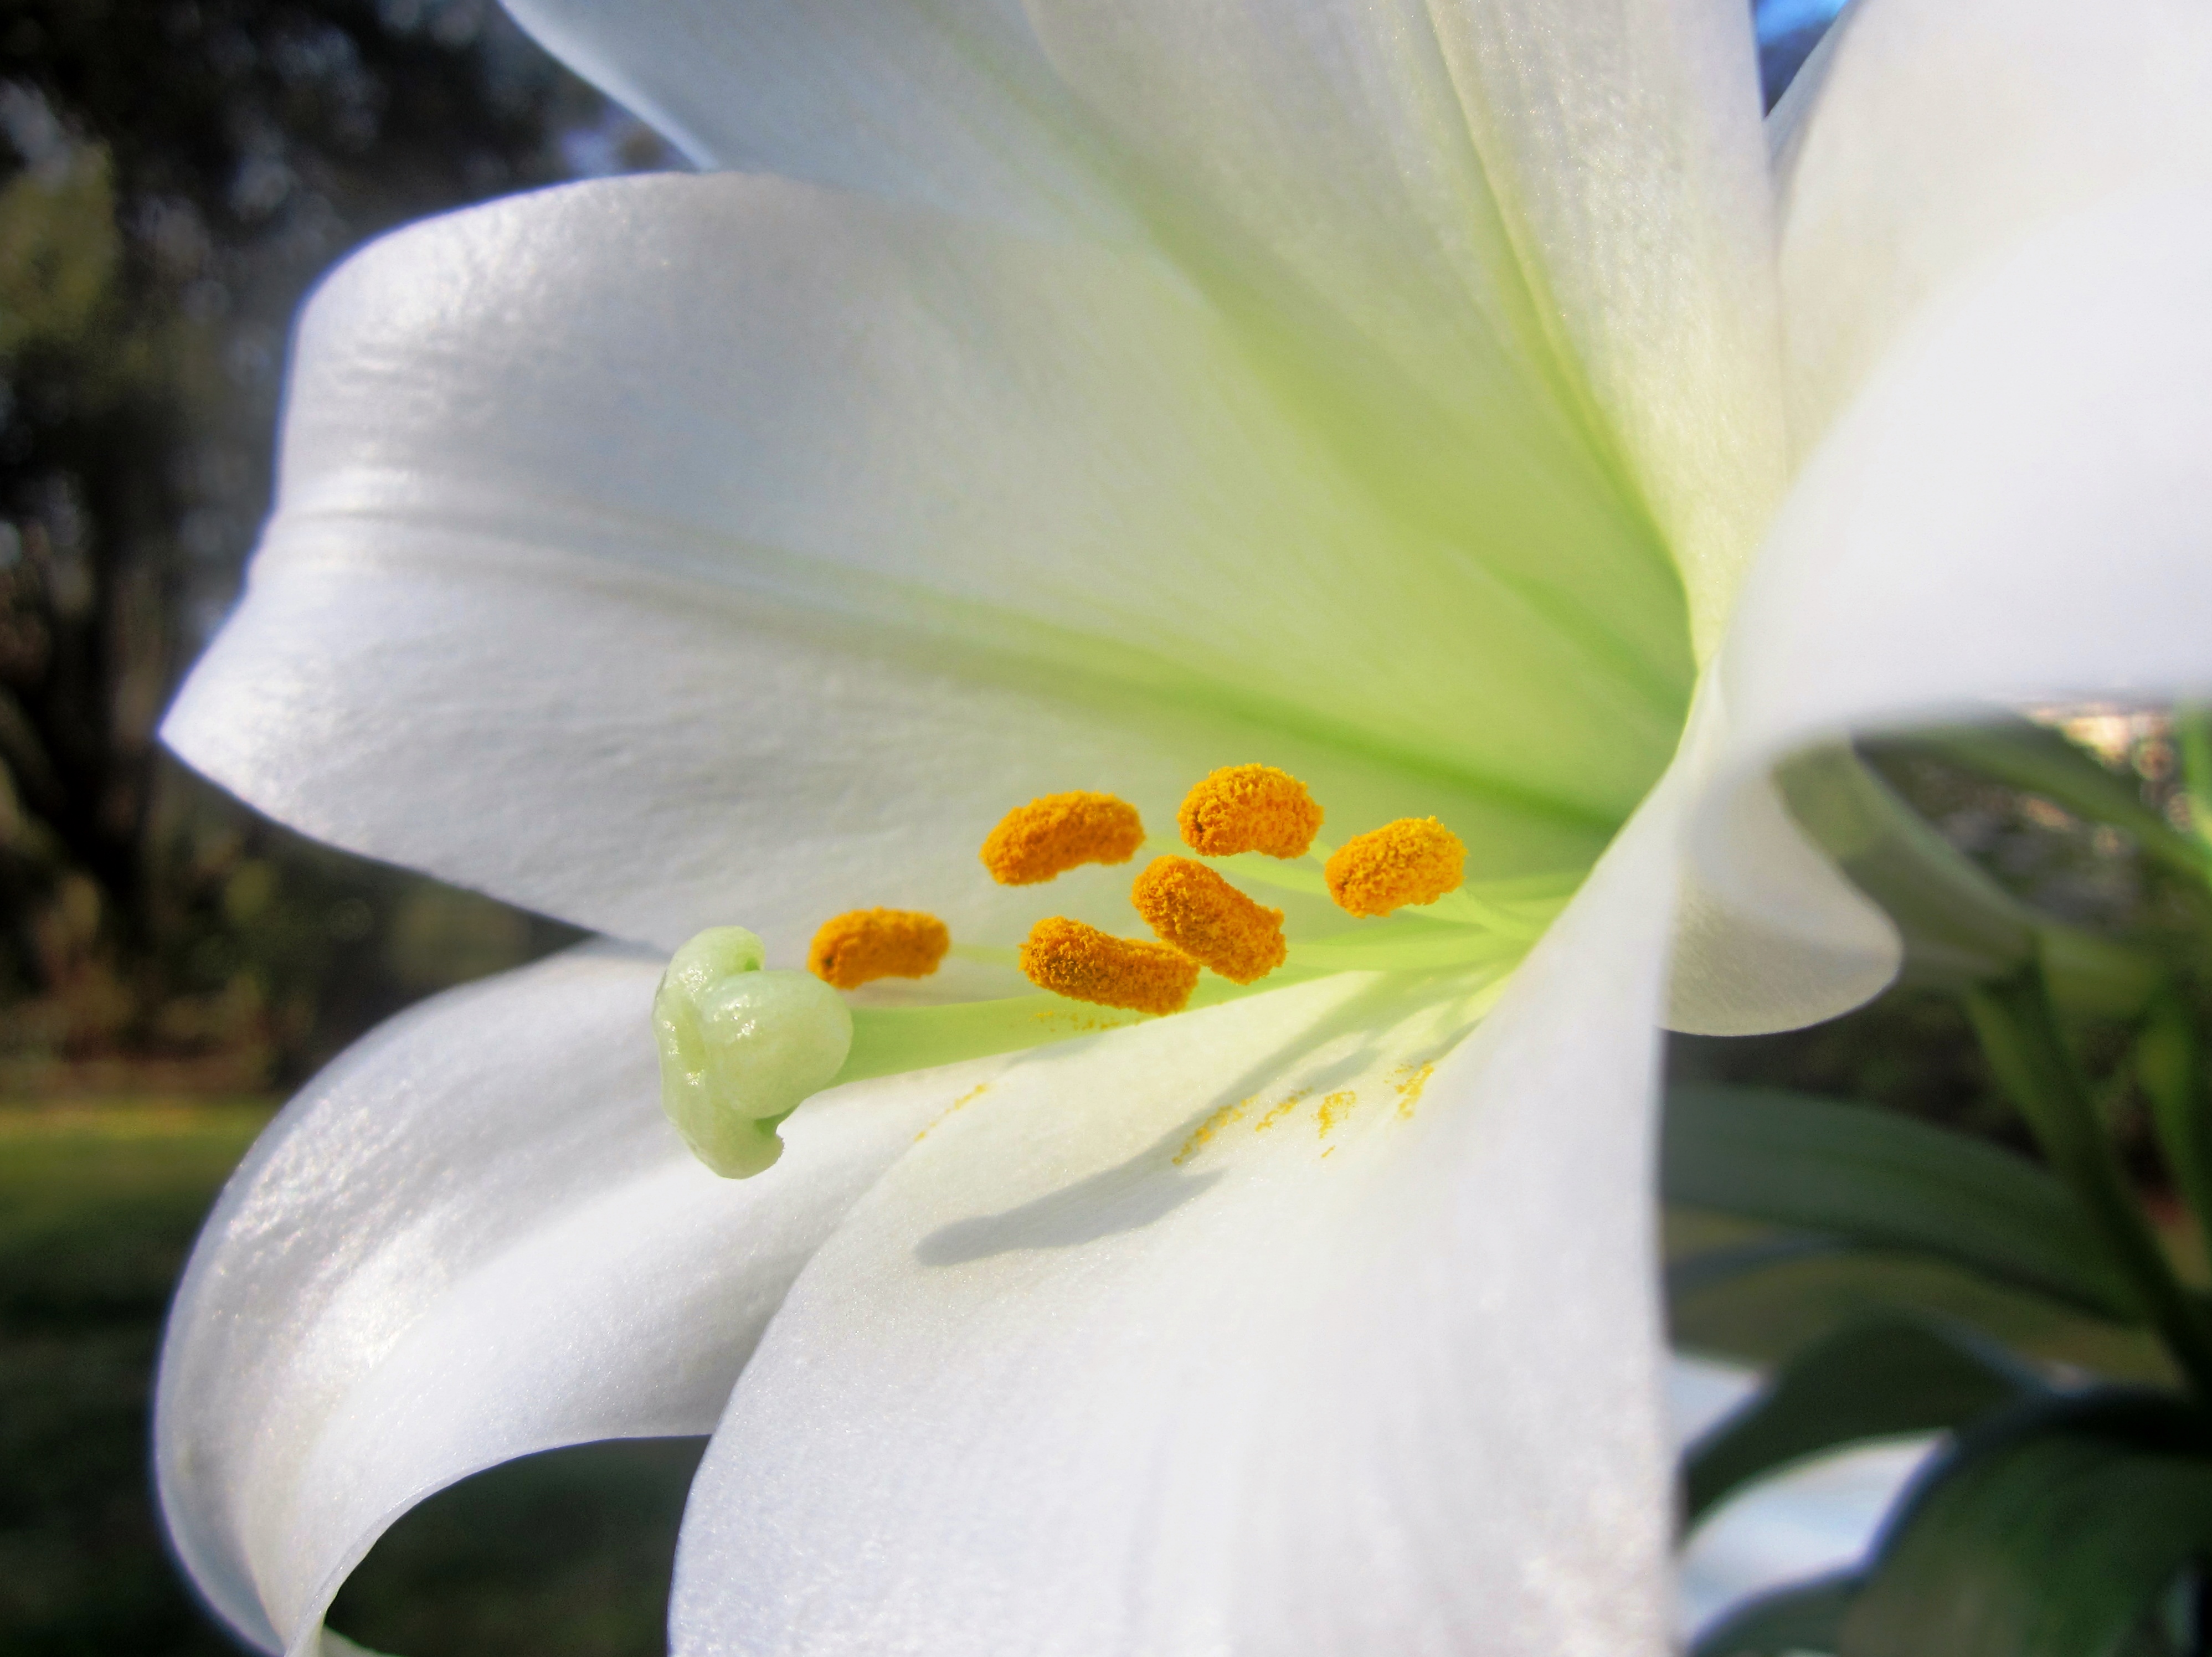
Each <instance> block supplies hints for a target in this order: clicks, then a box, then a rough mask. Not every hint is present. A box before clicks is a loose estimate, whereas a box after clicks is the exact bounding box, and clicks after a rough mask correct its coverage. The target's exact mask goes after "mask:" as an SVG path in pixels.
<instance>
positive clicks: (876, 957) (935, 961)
mask: <svg viewBox="0 0 2212 1657" xmlns="http://www.w3.org/2000/svg"><path fill="white" fill-rule="evenodd" d="M951 947H952V934H951V932H949V931H947V930H946V928H945V923H944V922H943V921H941V920H939V919H938V918H937V917H936V916H935V915H933V914H928V913H924V912H923V911H921V910H920V909H854V910H850V911H848V913H844V914H842V915H836V916H833V917H832V918H831V919H829V920H825V921H823V923H822V926H821V929H820V930H819V931H818V932H816V933H815V934H814V943H813V944H812V946H811V948H809V949H808V950H807V951H806V970H807V971H809V972H811V973H812V974H814V975H815V976H816V977H817V978H818V979H820V980H822V981H823V983H825V984H834V985H836V986H837V987H838V988H839V989H841V990H857V989H859V988H860V986H861V985H863V984H872V983H873V982H874V981H875V980H877V979H878V978H927V977H928V976H929V975H930V974H932V973H933V972H935V971H936V970H937V968H938V966H939V963H940V962H942V961H943V960H944V959H945V950H949V949H951Z"/></svg>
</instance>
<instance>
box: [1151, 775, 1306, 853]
mask: <svg viewBox="0 0 2212 1657" xmlns="http://www.w3.org/2000/svg"><path fill="white" fill-rule="evenodd" d="M1176 822H1177V823H1179V824H1180V825H1181V826H1182V843H1183V844H1184V845H1186V846H1188V847H1190V849H1191V850H1192V851H1194V852H1196V853H1199V854H1200V855H1201V856H1203V857H1210V858H1223V857H1229V856H1231V855H1233V854H1234V853H1238V852H1265V853H1267V855H1268V856H1269V857H1271V858H1302V857H1304V855H1305V854H1306V848H1307V847H1310V846H1311V845H1312V844H1313V837H1314V836H1315V835H1317V834H1319V833H1320V832H1321V807H1320V806H1318V805H1316V804H1314V798H1313V796H1312V795H1311V794H1309V793H1308V792H1306V786H1305V784H1304V783H1302V782H1300V781H1299V780H1297V778H1296V777H1294V776H1292V775H1291V774H1290V773H1289V772H1287V771H1278V770H1276V769H1275V768H1274V767H1273V766H1272V765H1225V766H1224V767H1222V768H1221V769H1220V770H1218V771H1215V772H1212V773H1209V774H1207V776H1206V780H1204V781H1202V782H1200V784H1199V785H1198V786H1197V787H1195V788H1194V789H1192V790H1191V791H1190V792H1189V793H1188V794H1187V795H1185V796H1184V797H1183V802H1182V810H1180V811H1178V812H1176Z"/></svg>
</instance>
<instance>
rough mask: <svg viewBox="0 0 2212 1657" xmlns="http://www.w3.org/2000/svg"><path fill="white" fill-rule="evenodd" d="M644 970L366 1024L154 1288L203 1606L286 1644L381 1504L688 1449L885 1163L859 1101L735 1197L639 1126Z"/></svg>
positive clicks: (807, 1129) (797, 1140)
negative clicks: (181, 1273) (567, 1463)
mask: <svg viewBox="0 0 2212 1657" xmlns="http://www.w3.org/2000/svg"><path fill="white" fill-rule="evenodd" d="M658 976H659V962H656V961H651V960H645V959H641V958H639V957H637V956H633V955H629V954H626V953H618V952H614V951H611V950H605V949H592V950H584V951H580V952H573V953H571V954H568V955H566V956H559V957H556V958H555V959H554V960H552V961H550V962H545V963H544V964H541V965H539V966H537V967H532V968H526V969H524V970H522V971H520V972H518V973H514V974H508V975H507V976H506V977H504V978H501V979H496V980H491V981H489V982H488V983H486V984H483V985H479V986H471V987H470V988H467V989H464V990H458V991H454V992H451V993H449V994H447V995H445V996H442V997H441V998H438V999H436V1000H435V1001H433V1002H430V1003H428V1004H427V1005H424V1006H422V1007H421V1008H418V1009H416V1011H412V1012H410V1013H408V1014H406V1015H404V1016H403V1017H400V1018H398V1019H395V1020H394V1021H392V1023H388V1024H386V1025H385V1026H384V1027H383V1028H382V1029H380V1030H378V1031H377V1032H375V1033H374V1034H373V1035H370V1036H369V1037H368V1038H367V1039H366V1040H365V1041H362V1043H360V1044H359V1045H358V1046H356V1047H354V1048H353V1049H352V1050H351V1051H350V1052H349V1053H347V1054H346V1055H345V1056H343V1058H341V1059H339V1060H338V1061H337V1063H336V1064H335V1065H332V1066H331V1068H330V1069H329V1070H328V1071H325V1072H324V1073H323V1075H321V1076H320V1077H318V1078H317V1079H316V1080H315V1081H314V1082H313V1083H311V1084H310V1085H309V1086H308V1088H307V1089H306V1090H305V1091H304V1092H303V1093H301V1095H300V1096H299V1097H298V1098H296V1099H295V1100H294V1101H293V1102H292V1103H291V1104H290V1105H289V1106H288V1107H287V1108H286V1109H285V1112H284V1114H283V1115H282V1116H281V1117H279V1118H278V1119H277V1120H276V1124H275V1125H274V1126H271V1127H270V1130H269V1131H268V1132H266V1133H264V1135H263V1136H262V1138H261V1139H260V1141H259V1142H258V1144H257V1145H256V1147H255V1149H254V1150H253V1151H252V1154H251V1155H250V1156H248V1157H247V1159H246V1163H245V1164H244V1166H243V1167H242V1168H240V1170H239V1172H238V1173H237V1174H235V1175H234V1177H233V1179H232V1181H231V1183H230V1185H229V1186H228V1188H227V1189H226V1190H225V1192H224V1193H223V1196H222V1200H221V1202H220V1203H219V1204H218V1205H217V1207H216V1211H215V1213H214V1215H213V1216H212V1217H211V1218H210V1221H209V1223H208V1226H207V1229H206V1230H205V1231H204V1233H203V1235H202V1236H201V1239H200V1242H199V1245H198V1247H197V1249H196V1250H195V1252H194V1253H193V1256H192V1260H191V1266H190V1267H189V1269H188V1270H187V1272H186V1273H185V1280H184V1284H183V1285H182V1287H181V1288H180V1289H179V1291H178V1297H177V1302H176V1307H175V1309H174V1311H173V1314H172V1317H171V1320H170V1326H169V1335H168V1338H167V1344H166V1346H165V1348H164V1350H163V1354H162V1363H161V1380H160V1384H159V1391H158V1397H157V1399H156V1404H155V1437H156V1460H157V1467H158V1474H159V1478H160V1484H161V1499H162V1505H163V1508H164V1511H165V1513H166V1514H167V1519H168V1522H169V1527H170V1534H171V1535H172V1537H173V1539H175V1542H176V1545H177V1549H178V1552H179V1556H180V1557H182V1559H183V1560H184V1562H185V1566H186V1568H187V1569H189V1570H190V1571H191V1574H192V1575H193V1578H194V1579H195V1581H197V1583H198V1585H199V1587H200V1588H201V1590H202V1592H204V1593H205V1594H206V1595H207V1596H208V1598H209V1599H210V1602H211V1603H213V1604H214V1605H215V1606H216V1609H217V1610H219V1611H221V1612H222V1615H223V1616H224V1617H225V1618H227V1619H228V1621H229V1622H230V1623H231V1624H232V1625H233V1626H234V1627H235V1628H237V1629H238V1630H240V1632H241V1633H242V1634H244V1635H245V1636H247V1637H248V1638H249V1639H251V1640H253V1641H254V1642H257V1643H259V1644H262V1645H264V1646H267V1647H271V1648H274V1647H275V1646H277V1645H280V1644H288V1645H289V1646H290V1647H292V1648H295V1649H301V1648H309V1649H311V1648H312V1647H311V1644H309V1643H308V1642H312V1641H313V1636H314V1632H315V1630H316V1627H317V1624H318V1622H319V1618H320V1617H321V1615H322V1611H323V1608H324V1606H325V1605H327V1604H328V1603H329V1600H330V1596H331V1593H333V1592H335V1590H336V1588H337V1585H338V1583H339V1581H342V1580H343V1576H344V1575H345V1573H346V1572H347V1571H348V1570H349V1569H352V1567H353V1565H354V1564H355V1563H356V1562H357V1561H358V1560H359V1558H360V1557H361V1556H362V1554H363V1553H365V1552H366V1551H368V1547H369V1545H370V1544H371V1543H372V1542H374V1540H375V1539H376V1537H377V1536H378V1535H379V1534H380V1533H381V1532H382V1531H383V1530H384V1528H385V1527H386V1526H387V1525H389V1524H390V1523H391V1522H392V1520H394V1519H396V1518H397V1517H398V1515H399V1514H401V1513H402V1512H404V1510H405V1509H406V1508H409V1507H410V1506H411V1505H413V1504H414V1503H415V1502H417V1501H419V1500H421V1499H422V1497H423V1496H427V1495H428V1494H429V1493H430V1492H431V1491H432V1490H436V1489H438V1488H440V1487H441V1486H442V1485H445V1484H450V1483H452V1482H453V1480H455V1479H458V1478H462V1477H463V1476H465V1475H466V1474H468V1473H470V1472H475V1471H476V1470H477V1469H478V1468H481V1467H484V1466H489V1465H491V1464H492V1463H494V1462H497V1461H501V1460H506V1459H507V1458H509V1457H513V1456H517V1455H523V1454H529V1453H530V1452H532V1451H535V1450H540V1449H546V1448H551V1447H553V1446H556V1445H561V1444H569V1443H577V1442H583V1441H586V1440H590V1439H599V1438H612V1437H633V1436H646V1435H660V1434H681V1433H698V1432H702V1431H704V1430H706V1429H708V1427H709V1426H711V1425H712V1423H714V1419H715V1417H716V1415H717V1414H718V1412H719V1411H720V1409H721V1406H722V1404H723V1401H724V1399H726V1396H727V1394H728V1392H729V1388H730V1386H731V1383H732V1380H733V1379H734V1378H735V1376H736V1375H737V1372H738V1366H739V1365H740V1364H742V1363H744V1359H745V1357H746V1355H747V1353H748V1352H749V1351H750V1350H751V1347H752V1344H753V1342H754V1340H755V1339H756V1338H757V1336H758V1334H759V1332H760V1328H761V1326H762V1325H763V1323H764V1322H765V1321H766V1320H767V1318H768V1315H769V1313H770V1312H771V1311H773V1310H774V1308H775V1305H776V1303H777V1302H778V1301H779V1300H780V1299H781V1296H782V1294H783V1291H784V1290H785V1288H786V1286H787V1284H789V1283H790V1281H791V1279H792V1278H793V1275H794V1274H795V1273H796V1272H798V1270H799V1266H800V1264H801V1263H802V1262H803V1261H804V1260H805V1258H806V1256H807V1254H808V1253H809V1252H811V1249H812V1248H813V1247H814V1246H815V1245H816V1243H817V1242H818V1241H819V1240H820V1239H821V1237H822V1236H823V1235H824V1234H825V1233H826V1232H827V1231H828V1230H829V1228H830V1227H831V1226H832V1225H833V1224H834V1223H835V1222H836V1218H837V1217H838V1215H839V1214H840V1213H841V1212H842V1211H843V1210H844V1208H845V1207H846V1205H848V1204H849V1203H850V1202H851V1201H852V1199H854V1197H855V1196H856V1195H857V1194H858V1193H860V1191H861V1190H863V1189H864V1188H865V1187H866V1186H867V1184H868V1183H869V1182H870V1181H872V1179H873V1178H875V1176H876V1174H878V1171H879V1170H880V1169H881V1168H883V1167H884V1165H885V1164H886V1163H887V1162H890V1160H891V1159H892V1158H893V1157H894V1156H896V1155H897V1154H898V1153H899V1152H900V1151H902V1150H904V1149H905V1148H906V1147H907V1145H908V1144H909V1143H910V1142H911V1141H912V1139H913V1137H914V1134H915V1130H916V1127H917V1126H918V1125H919V1123H920V1122H924V1121H927V1120H928V1115H929V1114H930V1113H931V1112H933V1111H934V1109H935V1108H937V1105H938V1102H937V1100H936V1097H935V1096H934V1095H933V1094H931V1093H928V1092H927V1089H924V1090H923V1092H922V1093H921V1094H920V1095H917V1093H916V1092H915V1088H914V1084H911V1083H908V1084H901V1083H878V1084H873V1085H867V1084H864V1085H862V1086H860V1087H857V1088H854V1089H846V1090H844V1091H842V1092H841V1093H839V1094H837V1095H835V1096H824V1097H823V1098H822V1099H820V1100H819V1101H817V1102H815V1103H813V1104H811V1105H810V1106H809V1107H808V1108H805V1110H803V1111H801V1112H800V1113H799V1115H797V1116H796V1117H794V1118H793V1119H792V1120H791V1121H790V1122H789V1123H787V1125H786V1127H785V1134H786V1137H787V1141H788V1144H789V1149H788V1150H787V1152H786V1154H785V1156H784V1157H783V1159H782V1161H781V1162H780V1163H779V1164H778V1165H777V1167H776V1168H775V1177H774V1178H773V1179H761V1180H756V1181H749V1182H746V1183H744V1184H743V1185H732V1184H730V1183H728V1182H726V1181H720V1180H717V1179H715V1178H714V1176H713V1175H711V1174H708V1173H707V1172H706V1170H705V1169H703V1168H701V1167H700V1166H699V1165H698V1164H697V1163H696V1162H693V1161H692V1159H691V1157H690V1154H689V1153H688V1152H687V1151H685V1150H684V1147H683V1145H682V1144H681V1143H680V1142H679V1141H678V1138H677V1137H676V1135H675V1134H674V1133H673V1132H671V1130H670V1129H669V1127H668V1125H667V1123H666V1122H665V1120H663V1118H662V1116H661V1114H660V1109H659V1093H658V1081H657V1077H656V1075H655V1071H654V1061H653V1047H652V1043H651V1042H650V1041H649V1040H648V1039H647V1033H646V1032H647V1005H648V1003H649V1001H650V998H651V996H652V992H653V984H654V981H655V980H656V979H657V978H658Z"/></svg>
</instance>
